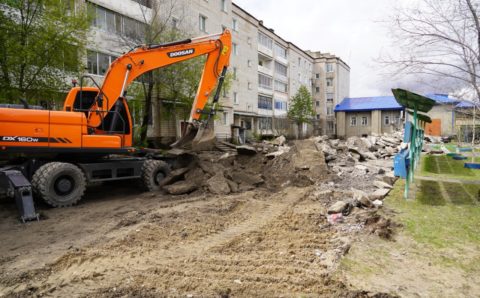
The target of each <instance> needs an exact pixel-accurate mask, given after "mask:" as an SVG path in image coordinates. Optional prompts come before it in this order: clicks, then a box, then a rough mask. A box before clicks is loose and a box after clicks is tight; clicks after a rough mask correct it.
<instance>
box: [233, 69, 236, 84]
mask: <svg viewBox="0 0 480 298" xmlns="http://www.w3.org/2000/svg"><path fill="white" fill-rule="evenodd" d="M233 79H234V80H235V81H236V80H237V68H236V67H234V68H233Z"/></svg>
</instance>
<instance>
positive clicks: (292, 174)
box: [161, 136, 329, 195]
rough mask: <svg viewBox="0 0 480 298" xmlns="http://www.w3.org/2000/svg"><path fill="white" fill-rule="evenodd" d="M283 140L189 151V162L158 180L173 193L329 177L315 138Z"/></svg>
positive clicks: (227, 190)
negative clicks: (224, 148)
mask: <svg viewBox="0 0 480 298" xmlns="http://www.w3.org/2000/svg"><path fill="white" fill-rule="evenodd" d="M285 142H286V140H285V138H284V137H283V136H282V137H279V138H277V139H276V140H274V141H273V142H263V143H255V144H251V145H243V146H237V147H236V151H237V152H232V151H231V150H229V151H228V152H226V153H222V152H218V151H217V152H214V151H212V152H201V153H198V154H195V153H189V154H188V159H189V160H190V163H189V165H188V166H187V167H183V168H178V169H175V170H173V171H172V172H171V173H170V175H169V176H168V177H166V178H165V179H164V180H163V181H162V183H161V184H162V186H163V189H164V190H165V191H166V192H167V193H169V194H173V195H181V194H187V193H191V192H194V191H197V190H198V191H205V192H209V193H212V194H215V195H226V194H229V193H235V192H243V191H248V190H252V189H255V188H257V187H265V188H267V189H271V190H278V188H279V187H287V186H299V187H301V186H310V185H314V184H315V183H319V182H321V181H324V180H326V179H327V178H328V177H329V171H328V168H327V165H326V163H325V157H324V154H323V152H322V151H320V150H318V147H317V146H316V143H315V140H314V139H309V140H302V141H294V142H293V143H292V144H291V146H287V145H286V144H285Z"/></svg>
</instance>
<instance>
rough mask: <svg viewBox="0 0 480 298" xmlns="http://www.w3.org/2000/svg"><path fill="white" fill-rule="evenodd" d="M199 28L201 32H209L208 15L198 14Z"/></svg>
mask: <svg viewBox="0 0 480 298" xmlns="http://www.w3.org/2000/svg"><path fill="white" fill-rule="evenodd" d="M198 29H199V30H200V31H201V32H205V33H207V17H206V16H204V15H203V14H199V15H198Z"/></svg>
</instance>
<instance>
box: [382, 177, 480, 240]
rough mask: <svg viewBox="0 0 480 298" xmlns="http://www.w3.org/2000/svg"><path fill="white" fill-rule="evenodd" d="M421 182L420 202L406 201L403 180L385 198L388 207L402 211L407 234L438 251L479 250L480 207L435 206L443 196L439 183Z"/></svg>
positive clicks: (401, 218) (401, 216)
mask: <svg viewBox="0 0 480 298" xmlns="http://www.w3.org/2000/svg"><path fill="white" fill-rule="evenodd" d="M421 182H422V183H421V185H420V187H419V188H418V189H417V200H405V199H404V198H403V190H404V187H405V183H404V181H403V180H399V181H398V182H397V183H396V184H395V187H394V189H393V190H392V191H391V192H390V194H389V196H388V197H387V198H386V204H387V205H388V206H390V207H392V208H393V209H395V210H397V211H399V215H398V220H399V221H400V222H401V223H402V224H403V225H404V226H405V228H406V231H407V232H408V233H409V234H410V235H411V236H412V237H413V238H414V239H415V240H416V241H417V242H420V243H425V244H428V245H431V246H433V247H436V248H452V249H453V248H455V247H457V246H458V247H461V246H462V245H465V244H468V245H469V246H476V247H480V233H478V231H480V220H478V219H479V218H480V206H479V205H474V206H471V205H454V204H448V203H445V204H443V205H439V204H437V205H435V204H432V203H431V202H437V201H439V199H438V198H437V197H438V196H441V193H440V191H439V189H438V188H437V189H435V187H436V186H435V185H438V183H437V182H435V181H433V182H434V183H426V184H425V183H423V182H432V181H421ZM417 183H418V182H417ZM473 191H474V190H473ZM425 192H426V193H425ZM420 198H421V199H420ZM440 201H441V199H440ZM443 201H444V200H443ZM425 202H427V204H426V203H425Z"/></svg>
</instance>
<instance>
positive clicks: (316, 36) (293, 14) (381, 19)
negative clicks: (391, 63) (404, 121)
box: [233, 0, 416, 97]
mask: <svg viewBox="0 0 480 298" xmlns="http://www.w3.org/2000/svg"><path fill="white" fill-rule="evenodd" d="M415 1H416V0H333V1H332V0H295V1H292V0H262V1H258V0H234V1H233V2H234V3H236V4H237V5H238V6H240V7H242V8H243V9H245V10H246V11H248V12H249V13H250V14H252V15H253V16H254V17H256V18H257V19H259V20H263V22H264V25H265V26H266V27H268V28H272V29H274V30H275V33H277V34H278V35H280V36H281V37H282V38H284V39H286V40H287V41H290V42H292V43H294V44H296V45H297V46H299V47H300V48H302V49H304V50H312V51H321V52H329V53H332V54H334V55H336V56H338V57H340V58H341V59H342V60H343V61H345V62H346V63H347V64H348V65H349V66H350V68H351V69H350V96H351V97H360V96H377V95H391V93H390V92H389V89H390V88H394V87H397V86H396V84H397V82H393V81H390V80H389V79H387V78H386V77H385V75H383V73H384V71H382V69H381V66H380V65H379V64H378V63H377V62H376V60H378V57H379V56H380V55H385V54H389V53H395V47H394V46H393V41H392V40H391V39H390V37H389V30H388V26H387V23H388V19H389V16H390V17H391V16H392V15H393V13H394V9H395V8H396V7H398V5H410V4H411V3H413V2H415Z"/></svg>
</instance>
